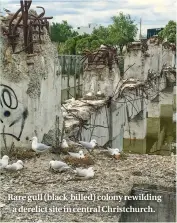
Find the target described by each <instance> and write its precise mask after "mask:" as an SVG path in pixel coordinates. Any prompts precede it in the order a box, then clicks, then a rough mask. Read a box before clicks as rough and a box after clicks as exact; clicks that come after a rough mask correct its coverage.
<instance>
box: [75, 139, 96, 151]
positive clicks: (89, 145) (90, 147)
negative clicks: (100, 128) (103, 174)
mask: <svg viewBox="0 0 177 223" xmlns="http://www.w3.org/2000/svg"><path fill="white" fill-rule="evenodd" d="M79 143H80V144H81V145H82V146H83V147H85V148H86V149H87V151H88V152H89V153H90V151H89V150H92V151H93V149H94V148H95V146H96V145H97V142H96V140H95V139H92V140H91V141H90V142H84V141H79Z"/></svg>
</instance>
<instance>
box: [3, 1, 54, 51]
mask: <svg viewBox="0 0 177 223" xmlns="http://www.w3.org/2000/svg"><path fill="white" fill-rule="evenodd" d="M31 4H32V0H28V1H26V0H20V6H21V8H20V9H18V11H17V12H16V13H15V14H14V15H13V16H12V18H11V19H10V21H9V25H8V26H9V27H8V31H7V30H6V35H7V37H8V39H9V43H10V44H11V46H12V50H13V52H14V53H15V47H16V45H17V41H18V37H19V36H20V33H18V28H21V27H22V28H23V40H24V48H23V50H20V51H18V52H16V53H20V52H22V51H25V52H26V53H28V54H33V51H34V47H33V44H34V43H36V42H39V43H42V41H41V35H43V34H44V32H43V31H42V30H43V28H44V27H45V28H46V29H47V30H48V32H49V22H48V21H47V20H48V19H52V18H53V17H44V15H45V9H44V8H43V7H41V6H37V7H36V8H41V9H42V10H43V11H42V13H40V14H39V15H33V14H32V13H30V11H29V9H30V6H31ZM34 34H38V39H35V40H33V36H34Z"/></svg>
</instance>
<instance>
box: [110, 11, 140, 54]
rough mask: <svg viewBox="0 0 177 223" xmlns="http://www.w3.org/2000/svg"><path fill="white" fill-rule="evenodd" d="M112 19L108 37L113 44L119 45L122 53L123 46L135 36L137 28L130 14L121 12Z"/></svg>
mask: <svg viewBox="0 0 177 223" xmlns="http://www.w3.org/2000/svg"><path fill="white" fill-rule="evenodd" d="M112 21H113V24H112V25H110V27H109V28H110V39H111V40H112V43H113V44H115V45H117V46H118V47H119V49H120V52H121V53H122V50H123V47H124V46H125V45H127V44H128V43H129V42H132V41H133V40H134V38H135V37H136V34H137V31H138V28H137V25H136V24H134V21H133V20H132V19H131V17H130V15H124V14H123V13H122V12H120V13H119V15H118V16H113V17H112Z"/></svg>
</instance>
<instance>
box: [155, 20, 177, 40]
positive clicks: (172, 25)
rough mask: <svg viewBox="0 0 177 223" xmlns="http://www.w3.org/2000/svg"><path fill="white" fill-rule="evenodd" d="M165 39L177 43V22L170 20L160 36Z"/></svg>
mask: <svg viewBox="0 0 177 223" xmlns="http://www.w3.org/2000/svg"><path fill="white" fill-rule="evenodd" d="M158 35H159V36H160V37H162V38H163V39H165V38H167V41H169V42H171V43H176V22H175V21H173V20H170V21H169V22H168V24H167V25H166V26H165V28H164V29H163V30H162V31H160V32H159V34H158Z"/></svg>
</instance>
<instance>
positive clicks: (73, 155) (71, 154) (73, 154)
mask: <svg viewBox="0 0 177 223" xmlns="http://www.w3.org/2000/svg"><path fill="white" fill-rule="evenodd" d="M68 153H69V155H70V156H72V157H74V158H77V159H83V158H85V156H84V153H83V151H82V150H80V151H79V152H78V153H71V152H68Z"/></svg>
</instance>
